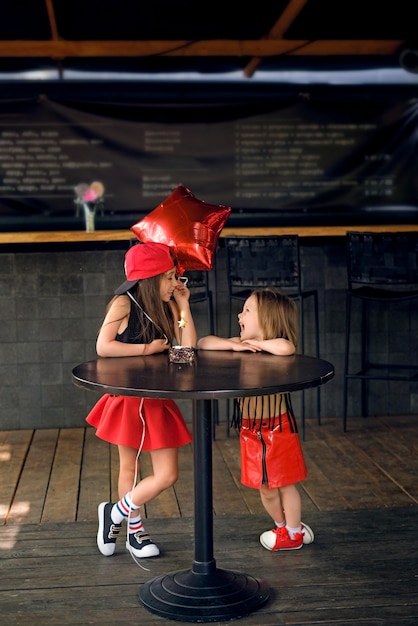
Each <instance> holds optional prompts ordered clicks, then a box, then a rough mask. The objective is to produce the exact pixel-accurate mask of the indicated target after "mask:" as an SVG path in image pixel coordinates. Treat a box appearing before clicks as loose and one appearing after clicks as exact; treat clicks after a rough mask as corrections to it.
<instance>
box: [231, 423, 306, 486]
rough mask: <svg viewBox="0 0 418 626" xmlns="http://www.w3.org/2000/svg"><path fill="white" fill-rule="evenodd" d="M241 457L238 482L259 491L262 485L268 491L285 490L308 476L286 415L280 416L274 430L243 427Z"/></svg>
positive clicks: (296, 438) (296, 436) (295, 434)
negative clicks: (274, 489) (279, 423)
mask: <svg viewBox="0 0 418 626" xmlns="http://www.w3.org/2000/svg"><path fill="white" fill-rule="evenodd" d="M243 424H245V420H244V421H243ZM240 454H241V482H242V484H243V485H245V486H246V487H251V488H253V489H260V487H261V485H263V484H264V485H268V486H269V487H270V488H271V489H272V488H274V487H286V485H294V484H296V483H298V482H300V481H301V480H304V479H305V478H306V477H307V475H308V472H307V469H306V465H305V460H304V458H303V452H302V447H301V445H300V440H299V435H298V434H297V433H295V432H292V430H291V428H290V425H289V419H288V416H287V414H283V415H282V416H281V426H280V425H278V426H276V428H274V429H273V430H271V429H270V428H268V426H263V425H262V424H260V422H259V427H258V428H252V429H250V428H246V427H245V425H243V426H242V427H241V430H240Z"/></svg>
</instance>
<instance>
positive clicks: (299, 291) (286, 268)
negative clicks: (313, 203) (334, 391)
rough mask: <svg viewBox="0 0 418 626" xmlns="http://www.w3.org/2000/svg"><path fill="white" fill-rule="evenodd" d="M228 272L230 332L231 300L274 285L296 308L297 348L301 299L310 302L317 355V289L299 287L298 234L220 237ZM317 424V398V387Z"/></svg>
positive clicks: (302, 323)
mask: <svg viewBox="0 0 418 626" xmlns="http://www.w3.org/2000/svg"><path fill="white" fill-rule="evenodd" d="M222 241H223V242H224V245H225V247H226V263H227V275H228V297H229V303H228V328H229V333H230V334H231V332H232V303H233V301H234V300H238V301H240V302H244V301H245V300H246V299H247V298H248V296H249V295H250V294H251V292H252V291H253V290H254V289H258V288H260V287H261V288H262V287H276V288H277V289H279V290H280V291H281V292H282V293H285V294H286V295H288V296H289V297H291V298H293V299H294V300H296V302H297V303H298V305H299V306H298V308H299V334H300V345H301V352H302V353H303V354H304V351H305V334H306V329H305V306H304V305H305V301H306V299H308V298H311V299H312V302H313V315H314V328H315V331H314V332H315V338H314V346H315V356H317V357H319V314H318V292H317V290H316V289H309V290H308V289H304V288H303V287H302V272H301V264H300V248H299V237H298V235H277V236H259V237H258V236H251V237H250V236H249V237H238V236H236V237H232V236H231V237H223V239H222ZM317 415H318V424H320V423H321V422H320V420H321V400H320V392H319V388H318V389H317ZM302 436H303V438H304V437H305V392H302Z"/></svg>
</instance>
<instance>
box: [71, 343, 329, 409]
mask: <svg viewBox="0 0 418 626" xmlns="http://www.w3.org/2000/svg"><path fill="white" fill-rule="evenodd" d="M334 373H335V372H334V366H333V365H331V363H328V361H324V360H322V359H318V358H315V357H310V356H302V355H293V356H274V355H272V354H267V353H265V352H257V353H252V352H232V351H224V350H222V351H217V350H216V351H212V350H199V351H198V352H197V356H196V359H195V362H194V363H193V364H188V363H186V364H179V363H170V362H169V360H168V354H167V353H160V354H153V355H150V356H138V357H109V358H98V359H95V360H93V361H88V362H86V363H82V364H80V365H78V366H76V367H75V368H74V369H73V382H74V383H75V384H76V385H77V386H79V387H83V388H87V389H90V390H95V391H99V392H106V393H110V394H114V395H124V396H139V397H145V398H173V399H201V400H204V399H208V400H216V399H221V398H235V397H243V396H255V395H257V396H261V395H268V394H272V393H282V392H292V391H299V390H301V389H308V388H310V387H317V386H319V385H323V384H325V383H326V382H328V381H329V380H331V379H332V378H333V377H334Z"/></svg>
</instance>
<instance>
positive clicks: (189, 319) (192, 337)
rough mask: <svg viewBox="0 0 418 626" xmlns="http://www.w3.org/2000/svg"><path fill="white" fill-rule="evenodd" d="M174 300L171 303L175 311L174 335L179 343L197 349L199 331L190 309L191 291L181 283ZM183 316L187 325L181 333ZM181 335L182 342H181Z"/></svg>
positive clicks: (175, 291)
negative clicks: (180, 323)
mask: <svg viewBox="0 0 418 626" xmlns="http://www.w3.org/2000/svg"><path fill="white" fill-rule="evenodd" d="M173 296H174V300H175V301H173V300H171V301H170V305H171V308H172V311H173V317H174V335H175V337H176V340H177V343H178V344H179V345H180V343H181V345H183V346H187V347H189V348H195V347H196V343H197V331H196V327H195V323H194V320H193V316H192V312H191V309H190V303H189V298H190V290H189V289H188V287H186V286H185V285H183V283H180V284H179V285H178V286H177V287H176V288H175V290H174V293H173ZM182 314H183V319H184V321H185V322H186V325H185V326H184V327H183V329H182V332H181V333H180V326H179V321H180V319H181V316H182ZM180 334H181V342H180Z"/></svg>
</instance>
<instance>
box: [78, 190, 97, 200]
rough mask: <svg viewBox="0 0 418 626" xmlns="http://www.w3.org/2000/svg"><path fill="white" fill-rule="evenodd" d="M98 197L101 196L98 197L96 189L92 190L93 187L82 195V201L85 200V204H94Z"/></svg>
mask: <svg viewBox="0 0 418 626" xmlns="http://www.w3.org/2000/svg"><path fill="white" fill-rule="evenodd" d="M98 197H99V196H98V195H97V193H96V192H95V191H94V189H91V187H89V188H88V189H86V191H84V193H83V195H82V199H83V200H84V202H94V201H95V200H97V198H98Z"/></svg>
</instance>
